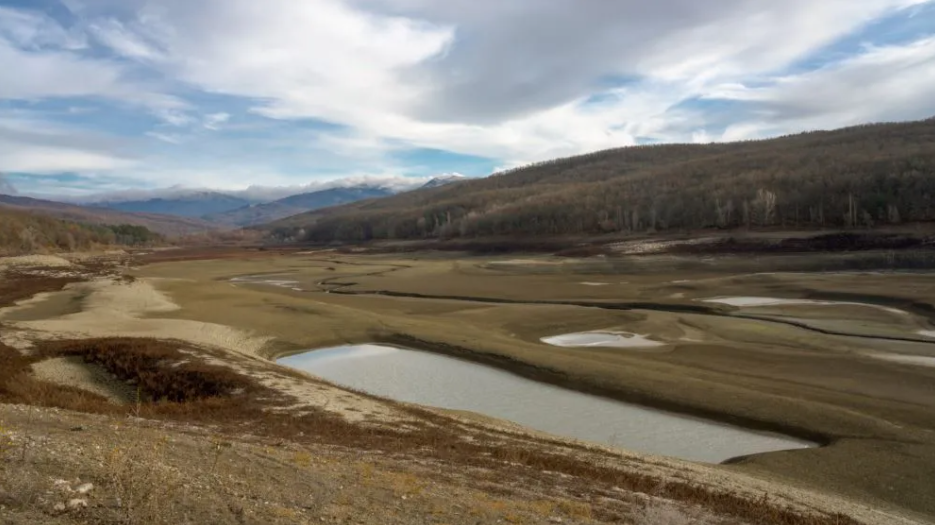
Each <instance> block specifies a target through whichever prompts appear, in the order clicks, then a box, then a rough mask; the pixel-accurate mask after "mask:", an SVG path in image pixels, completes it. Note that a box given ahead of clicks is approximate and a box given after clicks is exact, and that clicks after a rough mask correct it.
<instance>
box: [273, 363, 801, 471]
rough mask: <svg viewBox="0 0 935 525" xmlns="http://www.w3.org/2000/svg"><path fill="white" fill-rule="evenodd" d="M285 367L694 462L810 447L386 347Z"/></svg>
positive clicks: (386, 394) (365, 388)
mask: <svg viewBox="0 0 935 525" xmlns="http://www.w3.org/2000/svg"><path fill="white" fill-rule="evenodd" d="M279 363H280V364H283V365H286V366H290V367H293V368H298V369H301V370H305V371H307V372H309V373H311V374H314V375H317V376H319V377H323V378H325V379H328V380H330V381H333V382H335V383H337V384H340V385H345V386H348V387H351V388H355V389H359V390H363V391H366V392H369V393H371V394H375V395H379V396H383V397H388V398H392V399H396V400H400V401H405V402H410V403H418V404H422V405H430V406H436V407H441V408H449V409H457V410H470V411H473V412H478V413H481V414H486V415H489V416H493V417H496V418H500V419H506V420H510V421H515V422H517V423H519V424H521V425H524V426H527V427H530V428H534V429H538V430H542V431H545V432H549V433H551V434H556V435H559V436H564V437H568V438H575V439H581V440H586V441H593V442H599V443H604V444H610V445H613V446H619V447H622V448H626V449H629V450H633V451H637V452H644V453H651V454H660V455H668V456H675V457H680V458H685V459H690V460H695V461H706V462H721V461H724V460H726V459H729V458H732V457H737V456H743V455H747V454H754V453H759V452H769V451H776V450H786V449H798V448H806V447H808V446H810V444H809V443H806V442H803V441H799V440H796V439H792V438H788V437H785V436H778V435H770V434H761V433H756V432H750V431H747V430H744V429H740V428H736V427H730V426H725V425H721V424H717V423H712V422H710V421H705V420H701V419H696V418H691V417H685V416H681V415H676V414H671V413H666V412H661V411H658V410H651V409H646V408H642V407H638V406H635V405H630V404H626V403H621V402H618V401H612V400H609V399H605V398H601V397H596V396H591V395H587V394H582V393H579V392H574V391H571V390H566V389H563V388H559V387H555V386H551V385H547V384H543V383H538V382H536V381H532V380H529V379H525V378H521V377H518V376H515V375H513V374H510V373H507V372H503V371H501V370H498V369H495V368H490V367H487V366H482V365H477V364H474V363H469V362H466V361H462V360H459V359H454V358H450V357H445V356H441V355H436V354H431V353H427V352H420V351H415V350H405V349H400V348H393V347H387V346H380V345H356V346H343V347H336V348H329V349H325V350H315V351H311V352H306V353H304V354H299V355H295V356H291V357H286V358H283V359H280V360H279Z"/></svg>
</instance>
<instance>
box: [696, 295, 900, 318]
mask: <svg viewBox="0 0 935 525" xmlns="http://www.w3.org/2000/svg"><path fill="white" fill-rule="evenodd" d="M702 301H703V302H706V303H720V304H727V305H730V306H738V307H757V306H794V305H815V306H863V307H866V308H876V309H877V310H883V311H886V312H890V313H893V314H898V315H909V313H908V312H905V311H903V310H899V309H897V308H890V307H888V306H881V305H878V304H870V303H855V302H848V301H816V300H812V299H780V298H777V297H715V298H713V299H703V300H702Z"/></svg>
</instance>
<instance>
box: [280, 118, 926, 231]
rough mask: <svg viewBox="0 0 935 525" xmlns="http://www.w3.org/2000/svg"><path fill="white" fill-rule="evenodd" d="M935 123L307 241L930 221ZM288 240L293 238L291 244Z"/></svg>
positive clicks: (594, 181) (338, 221)
mask: <svg viewBox="0 0 935 525" xmlns="http://www.w3.org/2000/svg"><path fill="white" fill-rule="evenodd" d="M932 197H935V119H929V120H926V121H920V122H910V123H900V124H877V125H865V126H858V127H853V128H846V129H842V130H837V131H830V132H811V133H804V134H800V135H794V136H788V137H781V138H776V139H771V140H764V141H751V142H740V143H730V144H709V145H678V144H676V145H661V146H636V147H627V148H620V149H613V150H606V151H599V152H596V153H592V154H588V155H582V156H578V157H571V158H566V159H559V160H553V161H549V162H543V163H539V164H535V165H531V166H527V167H523V168H518V169H514V170H511V171H508V172H504V173H501V174H497V175H494V176H491V177H488V178H486V179H479V180H467V181H464V182H461V183H459V184H456V185H453V186H442V187H438V188H431V189H424V190H420V191H415V192H409V193H404V194H400V195H396V196H393V197H388V198H385V199H380V200H378V201H372V202H366V203H358V204H351V205H347V206H342V207H338V208H331V209H327V210H321V211H320V212H311V213H307V214H303V215H299V216H296V217H290V218H289V219H287V220H283V221H279V222H277V223H273V224H271V225H269V228H270V229H276V230H277V232H278V233H279V234H280V235H286V236H289V235H294V234H295V232H297V231H299V230H300V229H304V238H305V239H306V240H310V241H335V240H339V241H359V240H369V239H416V238H449V237H459V236H460V237H482V236H494V235H496V236H518V235H523V236H546V235H565V234H601V233H611V232H622V233H625V232H639V231H653V230H667V229H697V228H704V227H721V228H733V227H740V226H746V227H751V228H758V227H796V228H822V227H848V226H853V227H857V226H860V227H867V226H874V225H878V224H892V223H899V222H902V221H929V220H935V202H933V201H932ZM290 231H291V233H290Z"/></svg>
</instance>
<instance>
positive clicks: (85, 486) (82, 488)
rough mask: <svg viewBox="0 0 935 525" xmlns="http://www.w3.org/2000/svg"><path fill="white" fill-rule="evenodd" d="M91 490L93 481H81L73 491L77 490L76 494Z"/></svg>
mask: <svg viewBox="0 0 935 525" xmlns="http://www.w3.org/2000/svg"><path fill="white" fill-rule="evenodd" d="M92 490H94V484H93V483H82V484H81V485H78V488H76V489H75V492H77V493H78V494H87V493H88V492H91V491H92Z"/></svg>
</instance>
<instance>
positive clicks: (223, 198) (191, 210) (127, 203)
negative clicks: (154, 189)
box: [94, 191, 254, 217]
mask: <svg viewBox="0 0 935 525" xmlns="http://www.w3.org/2000/svg"><path fill="white" fill-rule="evenodd" d="M253 202H254V201H250V200H247V199H244V198H240V197H235V196H232V195H226V194H224V193H219V192H215V191H200V192H195V193H190V194H185V195H179V196H174V197H159V198H153V199H146V200H122V201H104V202H98V203H95V204H94V206H95V207H99V208H108V209H111V210H120V211H127V212H132V213H159V214H164V215H176V216H179V217H202V216H204V215H213V214H218V213H224V212H227V211H231V210H236V209H237V208H242V207H244V206H249V205H251V204H253Z"/></svg>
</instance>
